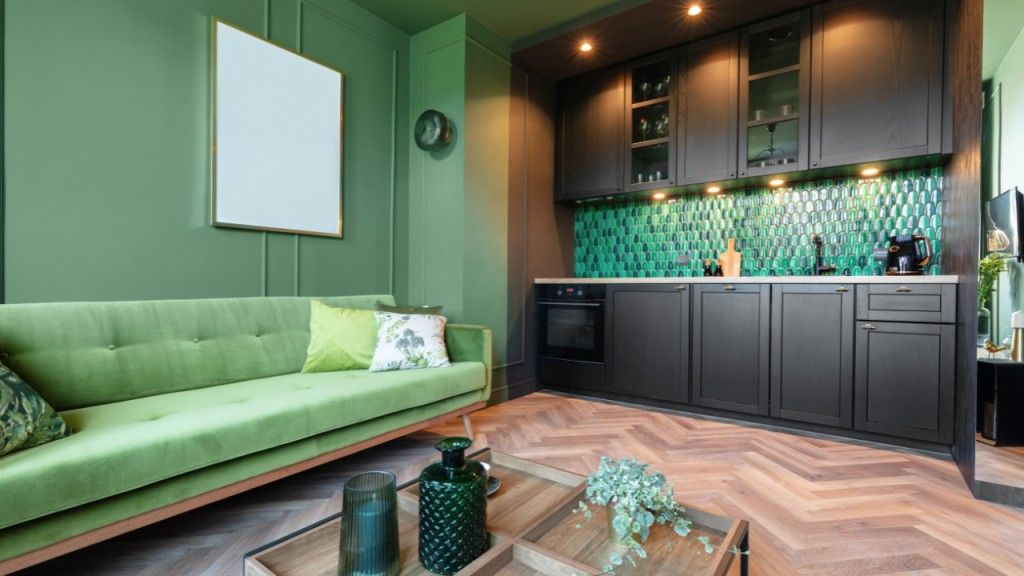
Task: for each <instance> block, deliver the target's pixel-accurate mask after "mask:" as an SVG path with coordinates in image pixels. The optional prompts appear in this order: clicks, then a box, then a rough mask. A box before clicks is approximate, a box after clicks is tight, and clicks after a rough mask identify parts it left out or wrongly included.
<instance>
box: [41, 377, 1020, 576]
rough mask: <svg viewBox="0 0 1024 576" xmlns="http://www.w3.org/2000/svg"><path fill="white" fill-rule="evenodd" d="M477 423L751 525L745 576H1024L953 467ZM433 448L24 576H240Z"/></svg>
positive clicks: (995, 512) (549, 459) (730, 429)
mask: <svg viewBox="0 0 1024 576" xmlns="http://www.w3.org/2000/svg"><path fill="white" fill-rule="evenodd" d="M473 420H474V424H475V427H476V429H477V439H478V441H477V447H482V446H485V445H489V446H491V447H492V448H494V449H496V450H501V451H505V452H509V453H511V454H515V455H517V456H521V457H524V458H529V459H533V460H537V461H540V462H544V463H547V464H550V465H553V466H558V467H561V468H564V469H567V470H571V471H574V472H579V473H586V472H588V471H589V470H592V469H593V468H595V467H596V465H597V462H598V460H599V459H600V457H601V455H609V456H612V457H624V456H633V457H636V458H639V459H641V460H646V461H648V462H651V463H653V464H654V465H655V467H656V468H658V469H660V470H661V471H663V472H665V473H666V475H667V476H668V477H669V478H670V479H671V480H672V481H673V482H674V484H675V486H676V494H677V495H678V496H679V499H680V500H681V501H682V502H684V503H687V504H690V505H694V506H698V507H701V508H704V509H707V510H708V511H711V512H717V513H721V514H727V515H732V516H741V517H744V518H748V519H750V520H751V546H752V553H751V554H752V555H751V567H752V572H753V573H754V574H760V575H775V574H779V575H790V574H807V575H822V576H824V575H830V576H832V575H875V574H878V575H881V574H887V575H888V574H916V575H922V574H929V575H936V574H961V575H983V574H1007V575H1014V576H1020V575H1024V511H1022V510H1017V509H1012V508H1007V507H1004V506H1000V505H997V504H991V503H988V502H982V501H978V500H974V499H973V498H972V497H971V494H970V492H969V491H968V489H967V487H966V486H965V484H964V482H963V480H962V479H961V478H960V475H959V473H958V472H957V470H956V466H954V464H953V463H952V462H949V461H944V460H939V459H934V458H930V457H927V456H920V455H916V454H905V453H901V452H896V451H889V450H879V449H875V448H869V447H864V446H857V445H851V444H846V443H842V442H834V441H828V440H821V439H816V438H808V437H803V436H797V435H792V434H786V433H782V432H774V431H768V430H763V429H757V428H750V427H745V426H739V425H734V424H729V423H723V422H716V421H709V420H702V419H698V418H691V417H684V416H678V415H672V414H666V413H661V412H652V411H648V410H641V409H637V408H630V407H624V406H618V405H612V404H605V403H599V402H592V401H587V400H580V399H572V398H565V397H561V396H554V395H550V394H533V395H530V396H527V397H525V398H520V399H517V400H514V401H512V402H508V403H506V404H502V405H499V406H495V407H492V408H488V409H487V410H484V411H483V412H479V413H477V414H476V415H475V416H474V418H473ZM432 432H433V433H437V434H450V433H461V426H460V425H459V423H458V422H457V421H453V422H452V423H451V424H450V425H446V426H444V427H441V428H439V429H436V430H433V431H432ZM431 441H432V438H431V437H429V436H423V435H421V436H417V437H412V438H407V439H403V440H400V441H396V442H392V443H390V444H387V445H385V446H382V447H380V448H377V449H374V450H371V451H368V452H365V453H363V454H359V455H356V456H353V457H350V458H346V459H345V460H342V461H340V462H337V463H334V464H330V465H327V466H324V467H321V468H319V469H316V470H312V471H310V472H307V473H304V474H301V475H299V476H297V477H294V478H290V479H287V480H284V481H282V482H278V483H277V484H274V485H271V486H268V487H265V488H262V489H259V490H255V491H252V492H249V493H246V494H244V495H241V496H238V497H236V498H233V499H230V500H228V501H225V502H222V503H219V504H215V505H212V506H209V507H206V508H204V509H201V510H198V511H195V512H193V513H190V514H187V515H184V516H182V517H179V518H176V519H173V520H170V521H167V522H164V523H162V524H159V525H156V526H153V527H150V528H147V529H144V530H140V531H137V532H135V533H132V534H128V535H126V536H123V537H121V538H118V539H116V540H113V541H111V542H108V543H104V544H101V545H98V546H95V547H93V548H91V549H89V550H85V551H83V552H80V553H77V554H73V555H71V556H69V557H66V558H64V559H59V560H56V561H54V562H50V563H48V564H45V565H42V566H39V567H37V568H36V569H34V570H31V571H29V572H27V573H26V574H33V575H42V574H47V575H49V574H76V575H77V574H81V575H99V574H102V575H105V576H110V575H129V574H131V575H135V574H141V575H157V574H160V575H186V574H187V575H203V576H212V575H221V574H230V575H232V576H237V575H238V574H239V573H240V571H241V556H242V554H243V552H244V551H246V550H248V549H250V548H253V547H255V546H258V545H260V544H262V543H264V542H266V541H269V540H271V539H273V538H275V537H276V536H279V535H282V534H284V533H287V532H289V531H292V530H294V529H297V528H299V527H301V526H303V525H305V524H308V523H310V522H312V521H314V520H316V519H318V518H320V517H323V516H324V515H327V514H329V513H331V512H333V511H335V510H336V509H337V508H338V506H339V502H338V497H339V487H340V485H341V481H342V479H343V478H344V477H345V476H347V475H348V474H350V473H352V472H353V471H360V470H366V469H370V468H385V469H391V470H394V471H396V472H398V474H399V476H400V478H401V479H409V478H412V477H413V476H414V475H415V474H416V472H417V471H418V470H419V468H421V467H422V466H423V465H424V464H425V463H427V462H428V461H429V459H431V458H432V457H433V455H432V449H431V448H430V443H431Z"/></svg>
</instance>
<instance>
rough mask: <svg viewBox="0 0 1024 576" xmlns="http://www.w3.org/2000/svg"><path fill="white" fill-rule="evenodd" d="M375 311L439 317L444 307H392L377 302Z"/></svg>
mask: <svg viewBox="0 0 1024 576" xmlns="http://www.w3.org/2000/svg"><path fill="white" fill-rule="evenodd" d="M377 310H379V311H381V312H391V313H394V314H430V315H431V316H440V315H441V312H443V311H444V306H392V305H390V304H385V303H383V302H381V301H380V300H377Z"/></svg>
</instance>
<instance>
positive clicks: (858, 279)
mask: <svg viewBox="0 0 1024 576" xmlns="http://www.w3.org/2000/svg"><path fill="white" fill-rule="evenodd" d="M958 282H959V278H958V277H957V276H949V275H946V276H926V275H925V276H740V277H734V278H728V277H724V276H711V277H704V276H696V277H677V278H535V279H534V283H535V284H957V283H958Z"/></svg>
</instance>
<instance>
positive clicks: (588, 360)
mask: <svg viewBox="0 0 1024 576" xmlns="http://www.w3.org/2000/svg"><path fill="white" fill-rule="evenodd" d="M536 303H537V356H538V369H539V370H538V376H539V379H540V381H541V384H542V385H544V386H553V387H556V388H558V387H567V388H578V389H588V390H600V389H602V388H603V387H604V321H605V287H604V285H599V284H541V285H538V286H537V290H536Z"/></svg>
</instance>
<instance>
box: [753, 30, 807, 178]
mask: <svg viewBox="0 0 1024 576" xmlns="http://www.w3.org/2000/svg"><path fill="white" fill-rule="evenodd" d="M810 32H811V14H810V12H809V11H807V10H803V11H801V12H797V13H795V14H789V15H787V16H782V17H780V18H774V19H772V20H768V21H767V22H762V23H760V24H757V25H755V26H751V27H748V28H745V29H744V30H743V31H742V33H741V34H740V98H739V102H740V122H741V124H740V135H739V153H740V166H739V174H740V176H761V175H765V174H777V173H779V172H788V171H792V170H805V169H807V165H808V162H807V155H808V139H807V135H808V125H809V124H808V121H807V119H808V115H809V112H810V109H809V108H810V107H809V103H810V100H809V98H810V73H811V42H810Z"/></svg>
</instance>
